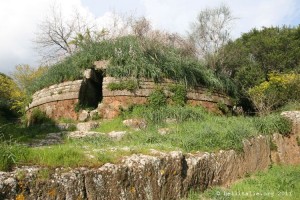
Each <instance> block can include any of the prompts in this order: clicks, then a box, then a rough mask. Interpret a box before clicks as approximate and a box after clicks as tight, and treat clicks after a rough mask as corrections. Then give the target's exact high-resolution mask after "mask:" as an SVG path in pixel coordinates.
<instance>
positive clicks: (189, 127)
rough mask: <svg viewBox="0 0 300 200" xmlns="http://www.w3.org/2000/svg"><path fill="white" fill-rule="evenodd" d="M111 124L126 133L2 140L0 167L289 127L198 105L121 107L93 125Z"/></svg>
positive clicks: (219, 140) (115, 155)
mask: <svg viewBox="0 0 300 200" xmlns="http://www.w3.org/2000/svg"><path fill="white" fill-rule="evenodd" d="M132 117H143V118H145V119H147V121H148V127H147V129H146V130H142V131H134V130H130V129H128V128H126V127H124V126H123V125H122V124H121V122H122V120H123V119H126V118H132ZM167 118H175V119H176V120H177V123H173V124H167V123H164V121H165V119H167ZM159 128H169V129H170V130H171V133H170V134H168V135H160V134H159V133H158V129H159ZM112 130H115V131H121V130H126V131H127V132H128V134H127V135H126V136H125V137H124V138H123V139H122V140H120V141H114V140H112V139H110V138H109V137H107V136H106V135H101V134H99V137H97V138H84V139H73V140H71V139H65V142H64V144H60V145H53V146H48V147H39V148H27V147H22V148H20V145H18V144H17V143H15V142H12V143H11V142H7V141H8V140H5V141H4V142H1V143H0V144H1V145H0V149H7V150H6V151H0V154H1V156H0V159H3V158H8V157H11V156H12V157H11V158H13V159H14V160H11V159H10V160H9V159H8V160H7V159H6V160H3V161H2V162H0V169H9V168H7V166H6V165H5V163H7V162H8V163H9V162H11V164H14V162H16V163H17V164H23V165H24V164H26V165H43V166H49V167H57V166H64V167H77V166H99V165H102V164H103V163H105V162H118V160H119V159H120V158H121V157H122V156H124V155H130V154H132V153H149V151H150V149H157V150H161V151H171V150H182V151H184V152H193V151H210V152H211V151H216V150H219V149H235V150H237V151H241V150H242V146H241V145H242V140H243V139H244V138H249V137H252V136H256V135H258V134H263V135H268V134H272V133H274V132H281V133H283V134H284V133H287V132H289V130H290V125H289V123H287V122H286V120H284V119H282V118H281V117H280V116H279V115H270V116H267V117H254V118H250V117H225V116H216V115H213V114H209V113H207V112H205V111H204V110H203V109H202V108H200V107H196V108H191V107H174V106H172V107H167V108H161V109H151V108H148V107H136V108H134V109H133V110H131V111H128V112H124V113H123V115H122V116H120V118H117V119H114V120H111V121H103V122H102V124H101V125H100V128H99V129H97V130H96V131H99V132H106V133H107V132H110V131H112ZM0 131H2V132H3V129H1V130H0ZM16 132H18V131H16ZM42 132H44V130H40V133H42ZM9 134H10V132H6V135H9ZM25 135H26V134H25ZM37 135H38V134H37ZM42 135H43V134H42ZM15 136H19V135H18V134H16V135H15ZM32 137H34V136H32ZM27 139H28V138H27ZM29 139H30V138H29ZM23 140H24V139H23ZM25 141H26V140H25ZM19 149H22V150H21V151H19ZM4 152H6V153H4ZM24 152H25V153H24ZM9 155H11V156H9ZM1 163H3V164H1Z"/></svg>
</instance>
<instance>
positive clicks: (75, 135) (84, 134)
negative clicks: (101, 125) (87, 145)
mask: <svg viewBox="0 0 300 200" xmlns="http://www.w3.org/2000/svg"><path fill="white" fill-rule="evenodd" d="M103 134H104V133H99V132H93V131H88V132H82V131H73V132H69V133H68V135H67V137H68V138H74V139H80V138H85V137H98V136H100V135H103Z"/></svg>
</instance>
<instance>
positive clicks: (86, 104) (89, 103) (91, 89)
mask: <svg viewBox="0 0 300 200" xmlns="http://www.w3.org/2000/svg"><path fill="white" fill-rule="evenodd" d="M102 82H103V72H102V71H97V70H94V69H91V71H90V75H89V78H84V80H83V82H82V85H81V88H80V92H79V103H80V106H81V107H83V108H94V109H95V108H97V107H98V104H99V103H100V102H101V101H102V98H103V96H102Z"/></svg>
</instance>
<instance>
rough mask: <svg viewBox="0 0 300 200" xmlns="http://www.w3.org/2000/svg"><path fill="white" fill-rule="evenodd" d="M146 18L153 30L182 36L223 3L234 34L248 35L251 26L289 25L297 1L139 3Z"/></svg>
mask: <svg viewBox="0 0 300 200" xmlns="http://www.w3.org/2000/svg"><path fill="white" fill-rule="evenodd" d="M142 2H143V3H144V6H145V12H146V16H147V17H148V18H149V19H151V20H152V21H153V24H154V26H155V27H158V28H165V29H167V30H169V31H176V32H180V33H182V34H184V33H186V31H187V30H188V29H189V26H190V23H191V22H192V21H194V20H195V19H196V16H197V14H198V13H199V12H200V11H201V10H203V9H205V8H207V7H210V8H212V7H215V6H218V5H220V4H222V3H225V4H226V5H228V6H229V7H230V8H231V10H232V12H233V15H234V16H235V17H237V18H238V19H237V20H236V22H235V26H234V30H233V35H234V36H235V37H238V36H239V35H240V33H242V32H247V31H249V30H250V29H252V28H254V27H262V26H271V25H275V26H276V25H283V24H289V23H292V19H294V18H295V16H297V15H298V17H299V16H300V14H299V13H297V11H298V9H297V0H248V1H241V0H225V1H224V0H223V1H222V0H210V1H199V0H188V1H187V0H177V1H173V0H165V1H160V0H142Z"/></svg>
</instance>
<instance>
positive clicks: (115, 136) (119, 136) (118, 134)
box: [107, 131, 127, 141]
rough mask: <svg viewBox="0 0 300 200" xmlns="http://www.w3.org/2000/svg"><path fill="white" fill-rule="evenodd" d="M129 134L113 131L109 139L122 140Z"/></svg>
mask: <svg viewBox="0 0 300 200" xmlns="http://www.w3.org/2000/svg"><path fill="white" fill-rule="evenodd" d="M126 134H127V132H126V131H112V132H110V133H108V134H107V135H108V137H109V138H111V139H113V140H117V141H119V140H121V139H122V138H123V137H124V136H125V135H126Z"/></svg>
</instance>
